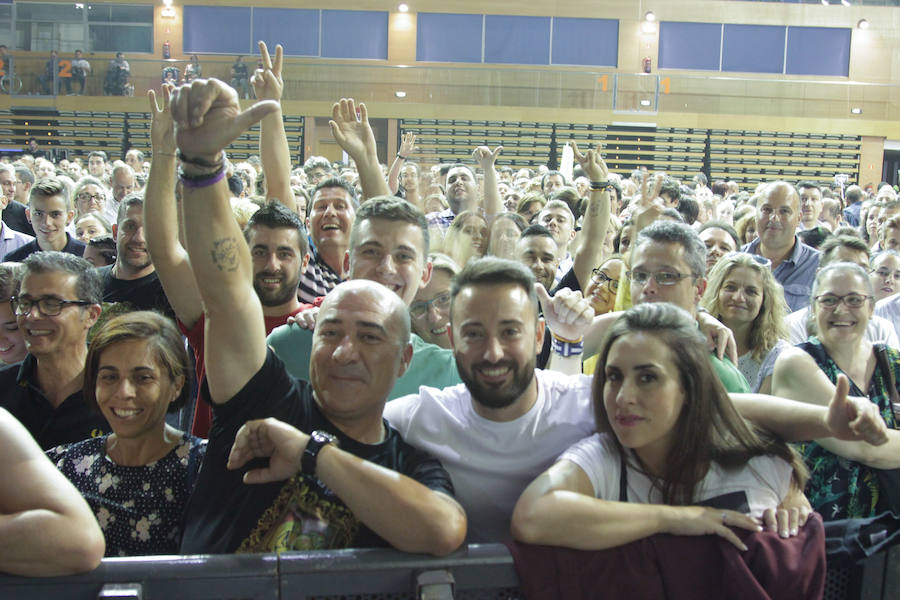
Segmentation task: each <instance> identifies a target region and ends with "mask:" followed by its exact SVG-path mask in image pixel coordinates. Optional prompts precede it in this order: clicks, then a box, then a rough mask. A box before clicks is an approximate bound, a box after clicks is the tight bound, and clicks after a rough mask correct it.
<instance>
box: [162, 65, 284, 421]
mask: <svg viewBox="0 0 900 600" xmlns="http://www.w3.org/2000/svg"><path fill="white" fill-rule="evenodd" d="M171 110H172V116H173V118H174V120H175V136H176V137H175V139H176V143H177V144H178V148H179V150H181V153H182V154H183V155H184V156H185V159H184V160H183V166H182V169H183V175H182V180H183V182H184V208H183V210H184V220H185V233H186V235H187V241H188V253H189V256H190V260H191V266H192V267H193V269H194V278H195V279H196V280H197V286H198V287H199V289H200V293H201V295H202V297H203V304H204V306H205V308H206V332H205V346H206V376H207V381H208V383H209V391H210V395H211V399H212V401H213V402H216V403H223V402H227V401H228V400H229V399H230V398H231V397H232V396H234V395H235V394H236V393H237V392H238V391H240V390H241V388H243V387H244V385H245V384H246V383H247V381H249V379H250V377H252V376H253V374H254V373H256V372H257V371H258V370H259V369H260V367H261V366H262V364H263V362H264V361H265V357H266V341H265V340H266V331H265V325H264V322H263V313H262V306H261V304H260V302H259V298H258V297H257V295H256V293H255V292H254V291H253V284H252V268H251V263H250V250H249V249H248V248H247V243H246V242H245V241H244V236H243V234H242V233H241V230H240V229H239V228H238V225H237V221H235V219H234V216H233V215H232V213H231V206H230V202H229V193H228V186H227V185H226V182H225V178H224V170H223V169H224V164H223V161H224V154H223V152H222V149H223V148H225V146H227V145H228V144H229V143H230V142H231V141H232V140H234V139H235V138H237V137H238V136H239V135H240V134H241V133H243V132H244V131H245V130H247V129H248V128H249V127H250V126H251V125H252V124H253V123H255V122H257V121H259V120H260V119H261V118H262V117H264V116H265V115H267V114H270V113H272V112H275V111H277V110H278V103H276V102H273V101H271V100H263V101H260V102H257V103H256V104H254V105H253V106H252V107H250V108H249V109H247V110H246V111H244V112H241V107H240V105H239V104H238V97H237V92H235V91H234V90H233V89H232V88H231V87H229V86H227V85H225V84H224V83H223V82H221V81H219V80H217V79H196V80H194V81H192V82H191V83H190V85H183V86H181V87H180V88H178V89H176V90H175V92H174V93H173V96H172V103H171Z"/></svg>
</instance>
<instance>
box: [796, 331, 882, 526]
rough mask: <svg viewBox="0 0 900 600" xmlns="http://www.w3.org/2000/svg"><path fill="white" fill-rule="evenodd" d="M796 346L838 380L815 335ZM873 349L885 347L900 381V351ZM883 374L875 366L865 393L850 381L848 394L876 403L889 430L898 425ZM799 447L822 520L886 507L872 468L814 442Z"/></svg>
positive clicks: (861, 515)
mask: <svg viewBox="0 0 900 600" xmlns="http://www.w3.org/2000/svg"><path fill="white" fill-rule="evenodd" d="M797 347H798V348H802V349H803V350H805V351H806V352H807V353H808V354H809V355H810V356H812V357H813V359H815V361H816V364H818V365H819V368H820V369H822V371H824V373H825V375H827V376H828V379H830V380H831V382H832V383H836V382H837V376H838V375H839V374H841V373H843V371H841V369H840V368H839V367H838V366H837V364H836V363H835V362H834V361H833V360H832V359H831V357H830V356H829V355H828V352H827V351H826V350H825V347H824V346H822V342H820V341H819V339H818V338H816V337H815V336H810V338H809V340H808V341H806V342H803V343H802V344H798V346H797ZM875 348H876V349H881V348H884V351H885V352H886V353H887V359H888V364H889V365H890V368H891V369H892V370H893V371H894V379H895V381H900V352H898V351H897V350H895V349H894V348H889V347H886V346H884V345H883V344H875ZM884 375H885V374H884V373H883V372H882V369H881V368H879V367H876V368H875V372H874V373H873V374H872V380H871V381H870V382H869V389H868V390H866V391H865V392H864V391H863V390H861V389H859V388H858V387H857V386H856V384H855V383H854V382H853V381H852V380H851V381H850V395H851V396H868V398H869V400H871V401H872V402H873V403H874V404H877V405H878V411H879V412H880V413H881V416H882V418H883V419H884V422H885V424H886V425H887V426H888V427H889V428H891V429H896V427H897V424H896V421H895V419H894V412H893V410H892V407H891V399H890V381H889V380H888V379H887V378H886V377H885V376H884ZM848 379H849V377H848ZM798 449H799V450H800V453H801V454H802V455H803V458H804V460H805V461H806V466H807V467H808V468H809V482H808V483H807V484H806V495H807V497H808V498H809V502H810V504H812V506H813V508H814V509H815V510H816V511H817V512H818V513H819V514H821V515H822V518H823V519H824V520H826V521H834V520H838V519H859V518H865V517H872V516H874V515H876V514H878V513H880V512H882V511H885V510H887V509H888V504H887V502H888V499H887V498H886V497H885V495H884V493H883V490H882V489H881V485H880V483H879V481H878V475H877V473H876V471H875V470H874V469H872V468H870V467H867V466H866V465H864V464H862V463H858V462H855V461H852V460H849V459H846V458H843V457H841V456H838V455H836V454H833V453H831V452H830V451H828V450H826V449H825V448H823V447H822V446H820V445H819V444H817V443H816V442H805V443H802V444H800V445H799V448H798Z"/></svg>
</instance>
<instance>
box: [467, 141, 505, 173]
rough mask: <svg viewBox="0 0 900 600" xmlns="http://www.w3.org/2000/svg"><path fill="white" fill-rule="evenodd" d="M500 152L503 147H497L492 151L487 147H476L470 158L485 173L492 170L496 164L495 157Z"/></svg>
mask: <svg viewBox="0 0 900 600" xmlns="http://www.w3.org/2000/svg"><path fill="white" fill-rule="evenodd" d="M502 151H503V146H497V147H496V148H494V149H493V150H491V149H490V148H488V147H487V146H478V147H477V148H475V150H473V151H472V158H473V159H474V160H475V162H476V163H477V164H478V166H479V167H481V169H482V170H484V171H487V170H488V169H493V168H494V163H495V162H497V157H498V156H500V153H501V152H502Z"/></svg>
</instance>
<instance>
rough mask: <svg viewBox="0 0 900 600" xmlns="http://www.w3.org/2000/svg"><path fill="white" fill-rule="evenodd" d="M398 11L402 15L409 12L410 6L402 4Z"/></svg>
mask: <svg viewBox="0 0 900 600" xmlns="http://www.w3.org/2000/svg"><path fill="white" fill-rule="evenodd" d="M397 10H399V11H400V12H402V13H405V12H409V5H408V4H401V5H400V6H398V7H397Z"/></svg>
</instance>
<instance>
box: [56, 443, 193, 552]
mask: <svg viewBox="0 0 900 600" xmlns="http://www.w3.org/2000/svg"><path fill="white" fill-rule="evenodd" d="M108 437H109V436H106V435H104V436H103V437H97V438H91V439H88V440H84V441H83V442H78V443H76V444H68V445H65V446H57V447H56V448H51V449H50V450H47V456H48V457H49V458H50V460H51V461H53V463H54V464H56V466H57V467H58V468H59V470H60V471H62V473H63V475H65V476H66V477H67V478H68V479H69V481H71V482H72V484H73V485H74V486H75V487H76V488H77V489H78V491H79V492H81V495H82V496H84V499H85V500H87V503H88V504H89V505H90V507H91V510H93V511H94V514H95V515H96V516H97V522H98V523H99V524H100V529H102V530H103V536H104V537H105V538H106V556H144V555H150V554H178V547H179V545H180V544H181V521H182V517H183V513H184V507H185V506H186V505H187V499H188V496H190V493H191V490H192V489H193V487H194V481H195V480H196V478H197V472H198V471H199V469H200V463H201V462H203V457H204V455H205V454H206V440H201V439H200V438H195V437H193V436H191V435H188V434H184V437H183V438H182V440H181V442H180V443H179V444H178V445H177V446H175V447H174V448H173V449H172V450H171V451H170V452H169V453H168V454H166V455H165V456H164V457H162V458H161V459H159V460H158V461H156V462H152V463H150V464H148V465H144V466H142V467H123V466H121V465H117V464H116V463H114V462H113V461H112V460H111V459H110V458H109V456H108V455H107V454H106V440H107V439H108Z"/></svg>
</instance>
